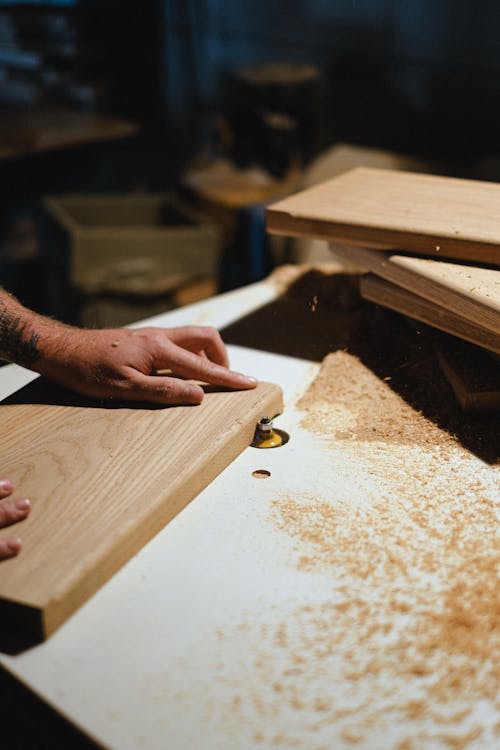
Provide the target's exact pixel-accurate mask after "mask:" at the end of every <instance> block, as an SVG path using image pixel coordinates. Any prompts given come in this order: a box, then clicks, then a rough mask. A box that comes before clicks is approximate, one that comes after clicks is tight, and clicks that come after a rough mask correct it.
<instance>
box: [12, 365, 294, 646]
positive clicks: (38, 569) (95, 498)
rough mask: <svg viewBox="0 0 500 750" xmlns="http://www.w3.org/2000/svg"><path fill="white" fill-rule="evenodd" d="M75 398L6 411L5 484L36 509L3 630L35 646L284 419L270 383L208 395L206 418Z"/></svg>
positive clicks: (18, 399)
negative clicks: (265, 425)
mask: <svg viewBox="0 0 500 750" xmlns="http://www.w3.org/2000/svg"><path fill="white" fill-rule="evenodd" d="M64 393H65V392H63V391H59V389H56V388H54V387H53V386H50V384H47V383H45V384H44V383H42V382H40V381H39V380H37V381H35V382H34V383H33V384H30V385H29V386H27V387H26V388H25V389H23V390H22V391H20V392H19V393H18V394H15V395H14V396H13V397H11V398H10V399H8V400H6V401H5V402H3V404H2V405H1V406H0V408H1V415H2V433H1V436H0V467H1V471H2V476H8V477H10V478H11V479H12V481H13V482H14V484H15V486H16V495H17V496H20V495H26V496H28V497H29V498H30V499H31V500H32V512H31V514H30V517H29V519H28V520H27V521H25V522H23V524H22V526H20V527H19V529H17V527H16V532H17V533H19V534H20V535H21V536H22V539H23V550H22V553H21V555H20V556H19V557H17V558H14V559H11V560H8V561H6V562H4V563H2V565H1V566H0V623H2V624H5V622H6V620H8V621H9V623H10V627H14V625H15V626H16V627H19V628H20V629H21V630H22V631H23V632H25V633H29V635H30V636H32V637H33V638H42V637H46V636H47V635H49V634H50V633H51V632H52V631H54V630H55V629H56V628H57V627H58V626H59V625H60V624H61V623H62V622H64V620H65V619H66V618H67V617H69V615H71V613H72V612H73V611H74V610H75V609H76V608H77V607H78V606H80V605H81V604H82V603H83V602H84V601H85V600H86V599H87V598H88V597H89V596H90V595H91V594H93V593H94V592H95V591H96V590H97V589H98V588H99V586H101V585H102V584H103V583H104V582H105V581H106V580H107V579H108V578H109V577H110V576H111V575H112V574H113V573H114V572H116V571H117V570H118V569H119V568H120V567H121V566H122V565H123V564H124V563H125V562H127V560H128V559H129V558H130V557H131V556H132V555H134V554H135V553H136V552H137V551H138V550H139V549H140V548H141V547H142V546H143V545H144V544H145V543H146V542H147V541H148V540H149V539H151V537H153V536H154V535H155V534H156V533H157V532H158V531H159V530H160V529H161V528H163V527H164V526H165V524H167V523H168V522H169V521H170V520H171V519H172V518H173V517H174V516H175V515H176V514H177V513H179V511H180V510H182V509H183V508H184V507H185V506H186V505H187V503H188V502H189V501H190V500H192V499H193V498H194V497H195V496H196V495H197V494H198V493H199V492H200V491H201V490H202V489H203V488H204V487H206V485H208V484H209V483H210V482H211V481H212V480H213V479H214V478H215V477H216V476H217V475H218V474H219V473H220V472H221V471H222V470H223V469H224V468H225V467H226V466H227V465H228V464H229V463H230V462H231V461H232V460H233V459H234V458H235V457H236V456H237V455H238V454H239V453H241V451H242V450H243V449H244V448H246V447H247V446H248V445H250V443H251V441H252V438H253V434H254V430H255V426H256V423H257V421H258V420H259V419H260V418H261V417H263V416H274V415H275V414H278V413H279V412H281V411H282V408H283V404H282V395H281V390H280V388H279V387H278V386H276V385H272V384H269V383H259V385H258V386H257V388H256V389H255V390H249V391H237V392H229V391H215V390H214V389H211V388H209V387H207V394H206V396H205V399H204V401H203V403H202V404H201V405H200V406H196V407H189V406H186V407H174V408H173V407H170V408H168V407H167V408H139V407H131V408H124V407H115V408H96V407H95V406H94V405H91V403H90V402H88V403H86V402H83V401H82V402H81V403H80V404H79V405H76V406H75V405H64V400H65V398H64V395H63V397H62V398H61V395H60V394H64ZM54 394H55V395H54ZM70 398H71V397H70ZM66 399H67V394H66ZM70 403H73V402H70ZM235 502H237V498H235ZM186 554H189V550H186ZM179 564H182V561H181V560H172V565H179Z"/></svg>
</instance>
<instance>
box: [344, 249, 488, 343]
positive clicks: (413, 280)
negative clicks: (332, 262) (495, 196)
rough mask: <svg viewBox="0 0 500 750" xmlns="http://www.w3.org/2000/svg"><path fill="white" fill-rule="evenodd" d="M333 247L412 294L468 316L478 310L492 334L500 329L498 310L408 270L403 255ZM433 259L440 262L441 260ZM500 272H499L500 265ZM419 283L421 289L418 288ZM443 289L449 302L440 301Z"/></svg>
mask: <svg viewBox="0 0 500 750" xmlns="http://www.w3.org/2000/svg"><path fill="white" fill-rule="evenodd" d="M332 250H333V251H334V252H335V253H336V254H337V255H339V256H340V257H341V258H342V259H343V260H344V261H347V262H349V263H351V264H353V263H354V264H355V265H357V266H360V267H362V268H365V269H366V270H367V271H370V272H371V273H373V274H375V275H376V276H379V277H381V278H383V279H385V280H386V281H388V282H390V283H392V284H394V285H395V286H398V287H402V288H403V289H405V290H406V291H407V292H408V293H409V294H413V295H414V296H415V297H419V298H422V299H426V300H428V301H429V302H430V303H432V304H434V305H437V306H439V307H441V308H445V309H446V310H450V312H452V313H454V314H455V315H457V316H459V317H460V318H463V319H467V318H468V317H469V316H473V315H474V314H475V313H477V314H479V315H481V317H482V318H483V319H484V322H483V324H482V326H481V328H484V329H487V330H489V331H490V332H491V333H493V334H496V333H498V330H499V329H500V315H499V313H498V312H497V311H496V310H494V309H492V308H490V309H488V308H487V307H486V306H485V305H483V304H481V302H479V301H477V300H475V299H473V298H472V297H470V296H468V295H467V294H465V293H463V292H461V291H458V290H457V289H452V288H450V289H448V288H447V287H445V286H444V285H443V284H440V283H439V281H435V280H434V279H432V278H429V276H427V275H424V274H419V272H418V271H416V270H415V271H414V270H409V269H408V268H407V267H406V266H405V265H404V264H402V263H398V262H397V259H398V257H401V258H403V256H398V255H397V254H394V253H392V254H390V255H387V254H385V253H375V252H373V251H372V250H370V249H369V248H365V247H346V246H343V245H341V246H339V245H333V247H332ZM427 261H429V259H427ZM434 262H435V263H437V264H439V260H436V261H434ZM442 265H443V266H444V267H446V265H447V264H445V263H443V264H442ZM498 274H499V276H500V269H499V271H498ZM416 284H417V285H418V289H416V288H415V286H416ZM443 292H446V295H447V297H446V298H447V304H446V306H445V305H443V304H442V303H441V300H442V298H443ZM471 325H475V324H474V322H473V321H471ZM478 327H479V326H478Z"/></svg>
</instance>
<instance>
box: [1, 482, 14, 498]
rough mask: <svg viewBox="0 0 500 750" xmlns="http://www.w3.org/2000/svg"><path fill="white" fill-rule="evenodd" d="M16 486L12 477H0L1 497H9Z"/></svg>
mask: <svg viewBox="0 0 500 750" xmlns="http://www.w3.org/2000/svg"><path fill="white" fill-rule="evenodd" d="M13 489H14V487H13V485H12V482H11V481H10V479H0V499H1V498H3V497H8V496H9V495H10V494H11V492H12V491H13Z"/></svg>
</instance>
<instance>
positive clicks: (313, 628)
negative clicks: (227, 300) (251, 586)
mask: <svg viewBox="0 0 500 750" xmlns="http://www.w3.org/2000/svg"><path fill="white" fill-rule="evenodd" d="M298 408H299V410H300V411H301V412H302V415H303V416H302V425H303V426H304V427H305V428H306V429H307V430H308V431H310V432H312V433H314V434H315V435H316V436H317V438H318V440H319V441H321V444H322V446H323V453H322V456H324V460H323V465H322V469H321V471H322V476H323V475H324V476H325V477H326V475H327V474H328V473H330V474H331V477H330V479H331V481H328V482H327V481H325V486H326V485H327V486H328V487H330V490H329V493H327V494H325V495H324V496H323V495H321V496H320V495H319V494H318V493H316V494H312V493H307V492H295V493H292V494H290V495H288V496H286V495H283V494H278V495H276V496H275V497H274V499H273V501H272V504H271V515H270V520H271V521H272V523H273V524H274V526H275V527H277V528H278V529H279V530H280V532H281V533H282V535H283V539H284V540H288V544H289V548H290V564H293V565H294V566H295V567H296V568H297V570H298V574H301V575H304V576H309V575H310V576H312V578H311V584H312V587H313V589H314V588H316V587H317V586H319V585H320V584H319V583H318V581H321V586H322V591H323V596H322V597H321V600H320V602H319V603H318V602H316V603H312V604H311V603H308V604H304V605H299V606H295V608H293V609H292V610H291V611H290V612H289V613H288V615H287V616H286V617H284V615H282V617H283V619H282V620H281V622H276V620H275V619H272V618H270V621H269V622H267V623H266V622H265V621H264V622H261V624H259V622H258V621H257V622H255V621H254V622H249V623H243V624H242V625H241V626H240V629H239V632H237V633H231V631H230V630H229V629H228V630H227V631H225V632H224V633H220V639H221V643H226V644H227V643H230V642H231V641H233V640H234V641H235V642H236V641H237V642H238V643H240V649H241V653H242V654H244V656H241V657H239V658H241V659H244V661H245V664H244V669H243V670H242V671H243V672H244V674H245V675H246V676H247V677H246V680H245V682H244V683H241V681H238V678H237V677H236V676H233V675H232V672H231V665H229V664H228V663H225V662H224V660H223V659H221V662H220V664H219V667H218V679H220V680H222V681H224V682H225V683H226V684H228V683H229V684H234V697H235V701H234V702H232V703H231V705H228V706H226V709H227V711H226V718H225V720H226V722H227V726H228V727H229V726H234V727H238V731H241V727H248V732H249V733H251V732H252V731H253V735H251V739H252V742H253V743H254V745H255V746H256V747H258V746H262V747H275V746H276V747H300V748H308V750H309V748H314V749H315V750H330V748H332V747H335V748H349V747H358V748H366V749H367V750H373V748H377V749H378V748H383V749H384V750H386V748H394V749H395V750H419V749H420V748H422V747H425V748H432V749H433V750H434V749H435V748H443V749H445V750H446V748H451V750H466V749H468V748H469V749H470V750H472V748H483V747H494V746H495V743H498V741H499V738H500V667H499V665H500V586H499V582H500V536H499V532H498V520H499V515H500V512H499V511H500V502H499V492H500V467H499V466H490V465H488V464H486V463H484V462H482V461H481V460H480V459H478V458H477V457H476V456H475V455H473V454H471V453H469V452H468V451H467V450H465V449H464V447H463V446H462V445H461V443H460V442H459V441H457V440H456V439H455V438H454V437H453V436H452V435H450V434H448V433H447V432H445V431H443V430H441V429H440V428H439V427H438V426H437V425H436V424H435V423H434V422H432V421H430V420H428V419H426V417H424V416H423V415H422V414H420V413H419V412H417V411H415V410H414V409H413V408H412V407H411V406H410V405H409V404H408V403H407V402H406V401H405V400H404V399H403V398H402V397H401V396H400V395H398V394H397V393H395V392H394V391H393V390H392V389H391V388H390V387H389V385H388V383H385V382H384V381H383V380H380V379H378V378H377V377H376V376H375V375H374V373H373V372H372V371H371V370H370V369H368V368H367V367H366V366H365V365H364V364H363V363H362V362H361V361H360V360H359V359H358V358H357V357H355V356H353V355H350V354H348V353H346V352H343V351H339V352H336V353H334V354H331V355H329V356H328V357H327V358H326V359H325V360H324V362H323V364H322V367H321V369H320V372H319V374H318V376H317V378H316V380H315V382H314V383H313V384H312V385H311V386H310V388H309V390H308V391H307V393H306V394H305V395H304V396H303V398H302V399H301V400H300V402H299V404H298ZM346 466H348V467H351V469H352V467H353V466H356V467H359V472H360V473H361V474H363V476H364V477H365V478H368V479H367V480H366V482H365V484H363V483H361V484H359V486H360V487H365V494H364V496H363V497H362V498H360V501H359V503H353V502H352V497H351V498H349V497H345V496H343V494H342V491H341V490H339V491H338V492H337V491H336V490H335V486H336V485H335V477H336V473H337V472H338V471H344V472H345V471H346V469H345V467H346ZM368 480H369V481H368ZM355 481H356V477H353V482H355ZM331 488H333V489H331ZM318 577H319V578H318ZM280 614H281V613H280ZM271 623H272V624H271ZM241 642H243V643H245V644H246V645H245V646H244V647H241ZM240 667H241V664H240ZM256 724H257V725H258V727H259V729H258V730H256V729H255V726H256ZM235 731H236V730H235ZM250 744H251V743H250Z"/></svg>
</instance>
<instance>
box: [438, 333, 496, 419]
mask: <svg viewBox="0 0 500 750" xmlns="http://www.w3.org/2000/svg"><path fill="white" fill-rule="evenodd" d="M435 348H436V353H437V357H438V361H439V365H440V367H441V370H442V371H443V373H444V375H445V377H446V379H447V380H448V382H449V384H450V385H451V387H452V389H453V392H454V394H455V396H456V398H457V401H458V402H459V404H460V406H461V408H462V409H463V411H466V412H479V413H480V412H482V413H486V414H491V413H493V412H497V411H500V364H498V363H497V362H495V361H494V360H493V357H491V356H490V355H489V354H488V353H487V352H486V351H485V350H484V349H480V348H479V347H477V346H473V345H472V344H468V343H466V342H464V341H460V340H459V339H457V338H455V337H452V336H443V334H440V336H439V337H438V338H437V341H436V342H435Z"/></svg>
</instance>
